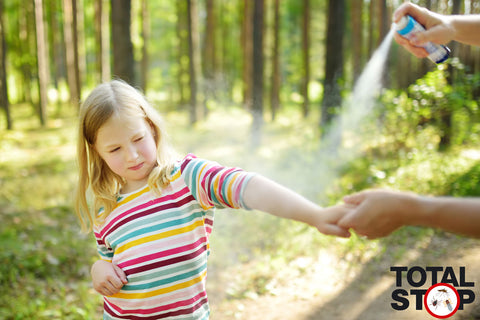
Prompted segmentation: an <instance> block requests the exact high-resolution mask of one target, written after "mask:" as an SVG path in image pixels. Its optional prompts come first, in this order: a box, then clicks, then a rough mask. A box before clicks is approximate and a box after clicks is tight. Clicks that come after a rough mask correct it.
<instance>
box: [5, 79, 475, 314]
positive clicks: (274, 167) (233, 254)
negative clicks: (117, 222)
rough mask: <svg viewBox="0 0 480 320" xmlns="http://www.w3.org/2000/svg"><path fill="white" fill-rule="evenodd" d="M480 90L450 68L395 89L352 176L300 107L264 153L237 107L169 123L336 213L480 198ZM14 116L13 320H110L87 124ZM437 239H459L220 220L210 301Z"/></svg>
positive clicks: (8, 285) (195, 143) (267, 134)
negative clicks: (87, 208) (321, 146)
mask: <svg viewBox="0 0 480 320" xmlns="http://www.w3.org/2000/svg"><path fill="white" fill-rule="evenodd" d="M456 72H461V70H460V71H458V70H457V71H456ZM476 87H478V78H477V77H476V76H465V77H464V80H463V82H460V83H456V84H454V85H449V84H448V83H447V82H446V78H445V71H444V70H436V71H434V72H432V73H429V74H428V75H426V77H425V78H423V79H420V80H419V81H418V82H417V83H416V84H415V85H413V86H411V87H410V88H409V90H408V92H397V91H393V90H388V91H386V92H385V93H384V95H383V96H382V97H381V100H380V102H381V103H380V105H382V106H383V108H382V109H381V110H379V113H378V117H375V118H374V119H372V123H374V124H375V123H376V124H377V125H376V126H375V125H374V129H373V130H371V131H370V132H366V133H362V136H361V141H363V142H362V144H361V146H359V148H360V150H359V155H357V156H356V157H354V158H353V159H352V160H351V161H349V162H348V163H347V164H346V165H345V166H343V167H342V168H341V169H340V170H338V171H337V170H334V169H333V168H334V167H335V166H334V164H333V163H329V162H328V163H326V164H322V165H321V162H322V161H321V160H322V159H321V157H322V154H321V153H319V151H318V141H319V137H320V134H319V132H318V127H317V122H316V120H315V119H318V117H317V115H315V114H312V116H311V118H309V119H302V116H301V114H300V113H299V112H298V111H296V109H295V107H288V106H287V107H286V108H285V109H284V110H283V111H282V112H281V113H280V114H279V115H278V118H277V120H276V122H274V123H266V124H265V126H264V130H263V137H262V142H261V144H260V147H259V148H258V149H256V150H252V149H250V146H249V143H248V142H249V139H248V138H246V137H248V133H249V126H250V123H251V122H250V121H251V118H250V116H249V114H248V113H247V112H245V111H244V110H242V109H240V108H237V107H235V106H229V107H228V108H226V107H225V108H223V109H220V108H218V107H217V109H215V110H212V112H211V113H210V115H209V118H208V119H207V120H206V121H205V122H201V123H198V124H197V125H196V126H195V127H194V128H192V127H190V126H189V125H188V117H187V116H186V115H185V114H183V113H180V112H169V113H167V114H166V115H165V118H166V120H167V122H168V124H169V128H170V130H171V131H170V134H171V136H172V138H173V141H174V143H175V146H176V147H177V149H178V150H179V151H180V152H182V153H186V152H194V153H196V154H198V155H199V156H201V157H205V158H210V159H214V160H218V161H219V162H221V163H224V164H226V165H237V166H240V167H243V168H245V169H247V170H250V171H256V172H259V173H262V174H264V175H266V176H269V177H271V178H273V179H274V180H277V181H279V182H280V183H282V184H285V185H287V186H289V187H291V188H292V189H294V190H296V191H298V192H300V193H301V194H303V195H305V196H306V197H308V198H310V199H312V200H314V201H317V202H318V203H320V204H322V205H331V204H334V203H336V202H338V201H341V198H342V196H344V195H346V194H349V193H352V192H355V191H357V190H361V189H365V188H370V187H388V188H394V189H401V190H410V191H414V192H417V193H421V194H432V195H452V196H479V195H480V187H479V183H478V182H479V181H480V162H479V161H480V153H479V152H478V150H477V149H476V148H475V147H474V146H475V145H476V144H477V143H478V134H479V131H480V128H479V126H478V116H479V115H478V109H477V105H478V103H477V101H476V100H475V99H474V98H473V96H474V95H473V89H475V88H476ZM445 107H448V108H450V109H449V110H451V111H452V112H453V115H454V116H453V120H454V122H453V124H454V126H455V128H457V129H456V130H455V131H454V132H455V133H454V139H452V146H451V148H450V150H447V151H445V152H439V151H438V150H437V147H438V142H439V133H440V128H439V127H438V125H437V122H436V113H437V112H438V110H439V108H445ZM12 110H14V112H15V113H16V114H15V116H16V118H17V119H20V120H19V122H18V126H17V128H16V130H14V131H10V132H7V131H0V183H1V186H2V187H1V188H0V206H1V208H2V214H1V215H0V245H1V247H2V250H1V251H0V318H2V319H98V318H99V317H100V314H101V298H100V297H99V295H98V294H96V293H95V292H94V290H93V289H92V287H91V284H90V276H89V268H90V266H91V263H92V262H93V261H94V260H95V259H96V252H95V245H94V241H93V238H92V237H91V236H85V235H81V234H80V233H79V226H78V224H77V222H76V217H75V215H74V213H73V210H72V194H73V189H74V185H75V170H76V168H75V160H74V155H75V148H74V140H75V130H74V128H75V125H74V121H75V117H74V116H73V115H65V114H59V115H58V116H59V117H58V119H57V120H55V121H52V122H51V123H50V127H49V128H45V129H36V126H37V124H36V123H35V122H32V120H31V118H32V112H33V111H32V110H31V108H30V107H29V106H28V105H16V106H15V108H13V109H12ZM59 110H60V109H59ZM61 110H65V109H61ZM212 123H215V124H216V125H215V126H212V125H211V124H212ZM365 125H366V126H369V127H371V125H370V124H369V123H366V124H365ZM359 134H360V133H359ZM205 141H206V142H207V143H205ZM434 236H435V237H445V235H443V234H442V233H441V232H440V233H439V232H437V231H434V230H431V229H421V228H402V229H400V230H398V231H397V232H396V233H394V234H393V235H392V236H390V237H387V238H385V239H383V240H378V241H367V240H365V239H362V238H360V237H357V236H356V235H354V236H353V237H352V238H350V239H348V240H337V239H335V238H331V237H326V236H323V235H321V234H318V232H317V231H316V230H314V229H313V228H309V227H307V226H305V225H303V224H301V223H293V222H291V221H288V220H281V219H276V218H274V217H272V216H270V215H266V214H261V213H258V212H250V211H235V212H232V211H219V212H217V214H216V218H215V231H214V233H213V235H212V239H211V248H212V255H211V256H210V261H209V268H210V272H211V273H212V276H211V277H210V278H209V281H210V282H211V284H210V288H211V289H210V290H211V291H210V292H209V294H213V295H215V294H216V293H218V292H220V291H222V292H225V296H226V297H228V298H229V299H242V298H245V297H255V296H258V295H262V294H268V293H271V292H272V290H274V289H272V288H273V287H274V285H273V284H275V283H277V284H278V283H281V280H279V279H278V278H276V275H277V274H281V273H282V272H284V273H285V270H289V272H290V271H291V272H292V273H293V274H295V275H297V276H301V275H302V272H305V271H306V269H305V268H306V267H305V266H303V267H302V266H298V265H297V264H296V263H295V261H298V259H299V257H309V258H307V260H308V259H310V260H315V259H317V258H318V255H319V252H325V251H327V252H331V253H332V254H334V255H335V256H336V257H337V258H338V259H342V260H343V261H345V262H346V263H348V264H350V265H351V266H352V267H354V266H359V265H364V264H365V263H367V262H368V261H378V263H384V264H385V263H386V264H391V263H394V262H395V261H400V260H401V259H402V258H403V257H405V256H406V255H408V253H409V251H410V250H411V249H412V248H413V249H414V250H416V249H421V248H424V247H426V246H427V245H428V243H429V241H430V239H431V238H432V237H434ZM435 250H437V251H438V252H442V250H445V248H444V247H442V246H440V245H439V246H437V247H435ZM310 260H308V261H310ZM385 261H387V262H385ZM286 268H287V269H286ZM232 274H236V275H238V276H236V277H233V278H232V277H231V275H232ZM223 277H225V279H226V280H224V282H222V278H223Z"/></svg>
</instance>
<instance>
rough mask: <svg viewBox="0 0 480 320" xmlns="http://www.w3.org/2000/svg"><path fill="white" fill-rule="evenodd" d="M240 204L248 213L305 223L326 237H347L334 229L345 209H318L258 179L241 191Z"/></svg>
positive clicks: (261, 177) (250, 182)
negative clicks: (244, 205) (241, 198)
mask: <svg viewBox="0 0 480 320" xmlns="http://www.w3.org/2000/svg"><path fill="white" fill-rule="evenodd" d="M244 202H245V204H246V205H247V206H248V207H249V208H251V209H256V210H260V211H264V212H267V213H270V214H273V215H275V216H278V217H281V218H286V219H292V220H296V221H301V222H304V223H307V224H309V225H311V226H313V227H316V228H317V229H318V230H319V231H320V232H322V233H324V234H327V235H335V236H340V237H348V236H350V233H349V232H348V230H346V229H344V228H341V227H339V226H337V222H338V221H339V220H340V219H341V218H342V217H343V216H344V215H345V214H346V213H347V212H348V211H349V210H350V209H349V207H348V206H345V205H340V206H334V207H329V208H321V207H320V206H318V205H317V204H315V203H313V202H311V201H309V200H307V199H306V198H304V197H302V196H301V195H299V194H298V193H295V192H294V191H292V190H290V189H287V188H286V187H284V186H282V185H280V184H278V183H276V182H274V181H272V180H269V179H267V178H265V177H263V176H260V175H257V176H255V177H253V178H252V179H251V180H250V181H249V182H248V184H247V186H246V187H245V191H244Z"/></svg>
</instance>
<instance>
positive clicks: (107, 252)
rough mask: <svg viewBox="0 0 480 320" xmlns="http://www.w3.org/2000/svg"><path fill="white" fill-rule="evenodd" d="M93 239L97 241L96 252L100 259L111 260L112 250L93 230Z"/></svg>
mask: <svg viewBox="0 0 480 320" xmlns="http://www.w3.org/2000/svg"><path fill="white" fill-rule="evenodd" d="M94 234H95V240H96V241H97V252H98V254H99V256H100V259H102V260H104V261H108V262H112V259H113V250H112V249H111V248H109V247H108V246H107V245H106V244H105V242H104V241H103V240H102V239H101V237H100V234H99V233H97V232H94Z"/></svg>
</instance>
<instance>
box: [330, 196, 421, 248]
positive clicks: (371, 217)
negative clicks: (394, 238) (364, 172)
mask: <svg viewBox="0 0 480 320" xmlns="http://www.w3.org/2000/svg"><path fill="white" fill-rule="evenodd" d="M413 199H414V197H412V195H410V194H407V193H403V192H395V191H387V190H367V191H361V192H359V193H356V194H353V195H350V196H346V197H345V198H344V201H345V203H346V204H349V205H354V206H356V208H354V209H352V210H351V211H350V212H349V213H348V214H346V215H345V216H344V217H343V218H342V219H340V221H339V222H338V225H339V226H340V227H342V228H346V229H349V228H351V229H353V230H355V232H357V233H358V234H360V235H363V236H366V237H368V238H369V239H375V238H379V237H384V236H387V235H389V234H390V233H392V232H393V231H395V230H396V229H398V228H399V227H401V226H403V225H405V224H408V222H409V221H408V216H407V215H408V213H409V210H410V209H409V208H410V207H411V205H412V203H413Z"/></svg>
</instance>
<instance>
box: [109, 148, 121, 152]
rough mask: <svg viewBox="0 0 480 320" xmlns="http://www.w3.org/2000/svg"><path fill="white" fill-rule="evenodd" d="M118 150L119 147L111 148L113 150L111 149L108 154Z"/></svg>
mask: <svg viewBox="0 0 480 320" xmlns="http://www.w3.org/2000/svg"><path fill="white" fill-rule="evenodd" d="M118 150H120V147H116V148H113V149H111V150H110V151H109V152H110V153H114V152H115V151H118Z"/></svg>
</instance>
